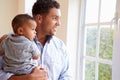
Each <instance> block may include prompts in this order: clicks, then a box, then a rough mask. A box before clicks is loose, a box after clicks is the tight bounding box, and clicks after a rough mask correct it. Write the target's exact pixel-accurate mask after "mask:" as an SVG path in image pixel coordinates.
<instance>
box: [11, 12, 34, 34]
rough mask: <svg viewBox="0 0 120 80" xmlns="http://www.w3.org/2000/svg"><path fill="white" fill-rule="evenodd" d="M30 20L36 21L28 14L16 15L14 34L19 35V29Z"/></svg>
mask: <svg viewBox="0 0 120 80" xmlns="http://www.w3.org/2000/svg"><path fill="white" fill-rule="evenodd" d="M28 20H34V19H33V17H31V16H30V15H28V14H18V15H16V16H15V17H14V18H13V20H12V28H13V31H14V33H17V29H18V28H19V27H22V26H23V25H24V24H25V23H26V22H27V21H28Z"/></svg>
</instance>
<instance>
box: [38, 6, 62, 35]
mask: <svg viewBox="0 0 120 80" xmlns="http://www.w3.org/2000/svg"><path fill="white" fill-rule="evenodd" d="M60 16H61V12H60V9H56V8H52V9H50V11H49V13H48V14H47V15H46V16H42V20H41V24H40V26H39V27H40V29H41V30H39V31H41V32H40V33H42V34H43V35H55V34H56V31H57V28H58V27H59V26H60Z"/></svg>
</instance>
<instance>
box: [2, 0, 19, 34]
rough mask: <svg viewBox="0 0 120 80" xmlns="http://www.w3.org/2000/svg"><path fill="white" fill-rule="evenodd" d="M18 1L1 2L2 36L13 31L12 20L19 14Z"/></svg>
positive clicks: (5, 0) (4, 0) (3, 0)
mask: <svg viewBox="0 0 120 80" xmlns="http://www.w3.org/2000/svg"><path fill="white" fill-rule="evenodd" d="M17 5H18V3H17V0H0V36H1V35H3V34H5V33H9V32H11V31H12V27H11V20H12V18H13V17H14V16H15V15H16V14H17Z"/></svg>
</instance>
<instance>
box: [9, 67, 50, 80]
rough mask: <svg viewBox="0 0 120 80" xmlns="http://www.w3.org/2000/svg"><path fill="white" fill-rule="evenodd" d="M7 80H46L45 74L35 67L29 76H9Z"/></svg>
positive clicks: (41, 69)
mask: <svg viewBox="0 0 120 80" xmlns="http://www.w3.org/2000/svg"><path fill="white" fill-rule="evenodd" d="M8 80H48V78H47V72H46V71H45V69H43V68H41V67H39V66H38V67H36V68H35V69H34V70H33V72H32V73H31V74H26V75H20V76H15V75H14V76H11V77H10V78H9V79H8Z"/></svg>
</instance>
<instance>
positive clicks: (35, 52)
mask: <svg viewBox="0 0 120 80" xmlns="http://www.w3.org/2000/svg"><path fill="white" fill-rule="evenodd" d="M31 50H32V56H33V57H34V56H37V55H40V50H39V49H38V47H37V45H36V44H35V42H32V45H31Z"/></svg>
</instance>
